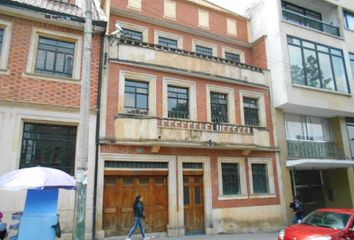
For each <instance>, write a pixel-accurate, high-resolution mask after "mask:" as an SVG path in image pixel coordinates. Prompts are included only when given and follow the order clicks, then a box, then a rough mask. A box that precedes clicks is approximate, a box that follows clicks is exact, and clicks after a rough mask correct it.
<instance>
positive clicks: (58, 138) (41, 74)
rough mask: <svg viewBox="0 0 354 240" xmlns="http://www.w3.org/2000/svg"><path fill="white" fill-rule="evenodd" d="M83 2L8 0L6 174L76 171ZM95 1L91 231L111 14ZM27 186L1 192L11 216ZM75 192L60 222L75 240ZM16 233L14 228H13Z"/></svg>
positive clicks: (2, 147)
mask: <svg viewBox="0 0 354 240" xmlns="http://www.w3.org/2000/svg"><path fill="white" fill-rule="evenodd" d="M82 5H83V1H73V0H70V1H68V0H67V1H64V0H63V1H50V0H40V1H29V0H7V1H1V2H0V156H1V158H0V166H1V168H0V174H3V173H6V172H9V171H12V170H15V169H18V168H24V167H32V166H37V165H41V166H49V167H54V168H59V169H62V170H64V171H66V172H67V173H69V174H71V175H74V174H75V168H76V164H75V156H76V151H77V150H76V146H77V129H78V125H79V107H80V92H81V91H80V88H81V78H82V73H81V69H82V56H83V26H84V24H83V23H84V19H83V9H82ZM97 6H98V5H97V3H95V4H94V14H93V16H94V21H93V25H94V35H93V54H92V55H93V58H92V92H91V96H92V98H91V109H92V112H91V116H90V140H89V145H90V146H89V148H90V153H89V167H90V170H89V173H88V174H89V178H88V184H89V187H88V201H87V219H88V221H87V222H88V223H87V232H88V233H89V232H91V229H92V214H93V212H92V209H93V200H92V199H93V186H94V184H93V182H94V168H95V167H94V166H95V165H94V163H95V161H94V160H95V149H96V147H95V146H96V144H95V133H96V108H97V107H96V104H97V96H98V81H99V66H100V55H101V53H100V49H101V47H100V46H101V39H102V36H103V34H104V32H105V31H104V30H105V25H106V17H105V16H104V13H103V11H102V10H100V8H98V7H97ZM25 194H26V192H25V191H20V192H13V193H12V192H11V193H10V192H4V191H0V199H1V211H2V212H3V213H4V215H5V218H4V221H5V222H7V223H9V224H11V220H10V219H11V213H13V212H16V211H22V210H23V208H24V199H25ZM73 208H74V191H66V190H61V192H60V201H59V210H60V211H59V213H60V222H61V225H62V230H63V235H62V237H63V238H64V239H71V231H72V226H73V222H72V221H73ZM10 235H12V232H10Z"/></svg>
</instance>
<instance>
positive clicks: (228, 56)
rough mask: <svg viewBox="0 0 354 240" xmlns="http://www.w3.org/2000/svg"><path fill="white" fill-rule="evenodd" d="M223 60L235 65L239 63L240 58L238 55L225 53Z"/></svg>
mask: <svg viewBox="0 0 354 240" xmlns="http://www.w3.org/2000/svg"><path fill="white" fill-rule="evenodd" d="M225 59H227V60H229V61H233V62H237V63H239V62H241V58H240V55H239V54H235V53H230V52H225Z"/></svg>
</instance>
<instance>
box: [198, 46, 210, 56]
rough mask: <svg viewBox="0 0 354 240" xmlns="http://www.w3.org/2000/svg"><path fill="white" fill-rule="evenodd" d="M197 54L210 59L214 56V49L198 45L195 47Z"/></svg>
mask: <svg viewBox="0 0 354 240" xmlns="http://www.w3.org/2000/svg"><path fill="white" fill-rule="evenodd" d="M195 52H196V53H199V54H201V55H205V56H209V57H212V56H213V49H212V48H209V47H203V46H200V45H196V46H195Z"/></svg>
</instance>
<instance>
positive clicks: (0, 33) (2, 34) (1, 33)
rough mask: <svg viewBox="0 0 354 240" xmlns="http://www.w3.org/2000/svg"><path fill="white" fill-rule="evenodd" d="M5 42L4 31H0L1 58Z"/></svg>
mask: <svg viewBox="0 0 354 240" xmlns="http://www.w3.org/2000/svg"><path fill="white" fill-rule="evenodd" d="M3 40H4V29H0V56H1V49H2V42H3Z"/></svg>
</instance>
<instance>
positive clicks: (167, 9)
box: [164, 0, 176, 19]
mask: <svg viewBox="0 0 354 240" xmlns="http://www.w3.org/2000/svg"><path fill="white" fill-rule="evenodd" d="M164 16H165V17H167V18H172V19H175V18H176V2H175V1H174V0H165V1H164Z"/></svg>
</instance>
